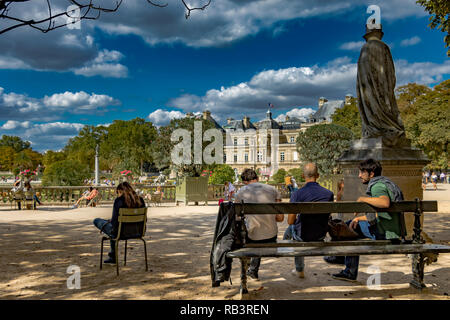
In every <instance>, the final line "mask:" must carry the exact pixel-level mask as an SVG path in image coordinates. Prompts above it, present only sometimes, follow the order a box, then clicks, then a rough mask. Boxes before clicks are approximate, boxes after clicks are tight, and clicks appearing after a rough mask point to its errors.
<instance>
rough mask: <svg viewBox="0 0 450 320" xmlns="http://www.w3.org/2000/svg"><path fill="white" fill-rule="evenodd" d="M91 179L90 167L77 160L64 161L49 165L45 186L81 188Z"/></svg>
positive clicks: (44, 177)
mask: <svg viewBox="0 0 450 320" xmlns="http://www.w3.org/2000/svg"><path fill="white" fill-rule="evenodd" d="M89 177H90V171H89V167H88V166H86V165H84V164H82V163H81V162H79V161H77V160H62V161H57V162H54V163H52V164H51V165H49V166H48V167H46V168H45V170H44V175H43V177H42V185H44V186H80V185H82V184H83V181H84V179H86V178H89Z"/></svg>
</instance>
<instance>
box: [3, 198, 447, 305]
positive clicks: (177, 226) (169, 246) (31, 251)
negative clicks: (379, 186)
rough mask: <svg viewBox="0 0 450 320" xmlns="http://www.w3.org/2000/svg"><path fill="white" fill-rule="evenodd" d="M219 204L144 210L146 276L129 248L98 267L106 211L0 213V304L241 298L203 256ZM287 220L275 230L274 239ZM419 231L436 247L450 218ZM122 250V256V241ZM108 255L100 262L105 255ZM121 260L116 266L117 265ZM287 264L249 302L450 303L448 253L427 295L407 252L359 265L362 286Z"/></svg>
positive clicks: (316, 264)
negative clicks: (373, 278) (100, 222)
mask: <svg viewBox="0 0 450 320" xmlns="http://www.w3.org/2000/svg"><path fill="white" fill-rule="evenodd" d="M217 210H218V207H217V206H206V207H204V206H198V207H196V206H189V207H184V206H180V207H175V206H166V207H160V208H154V207H152V208H150V210H149V214H148V215H149V221H148V227H147V235H146V239H147V241H148V257H149V264H150V265H149V269H150V270H149V272H145V267H144V257H143V246H142V243H140V242H131V243H129V249H130V250H129V253H128V259H127V266H126V267H124V266H123V262H122V264H121V266H120V271H121V273H120V276H119V277H116V273H115V268H114V267H111V266H105V267H104V269H103V270H99V253H100V241H99V240H100V235H99V233H98V231H97V230H96V228H95V227H94V226H93V225H92V220H93V219H94V218H96V217H103V218H109V217H110V215H111V207H104V208H103V207H102V208H90V209H87V208H82V209H75V210H69V209H65V208H48V209H47V210H46V209H45V208H43V209H42V210H38V211H25V210H24V211H20V212H19V211H9V210H6V208H0V252H1V255H0V256H1V259H0V270H1V272H0V299H18V298H19V299H238V298H239V297H238V290H239V263H238V262H237V261H236V262H235V263H234V264H233V266H234V268H233V272H232V280H233V285H230V284H229V283H224V284H222V286H221V287H219V288H211V286H210V283H211V282H210V276H209V251H210V248H211V240H212V237H213V229H214V225H215V218H216V213H217ZM285 227H286V223H285V222H284V223H283V224H282V225H280V228H279V230H280V232H279V237H280V238H281V236H282V233H283V231H284V230H285ZM425 230H426V231H427V233H428V234H429V235H430V236H431V237H432V238H433V239H434V240H435V241H439V242H446V243H448V242H449V241H450V212H449V213H445V214H443V213H439V214H427V216H426V219H425ZM120 252H121V254H122V259H123V244H121V248H120ZM105 258H106V256H105ZM122 261H123V260H122ZM71 265H77V266H79V267H80V268H81V289H80V290H69V289H67V286H66V280H67V277H69V274H67V273H66V270H67V268H68V267H69V266H71ZM371 265H372V266H374V265H375V266H378V267H379V268H380V269H381V272H382V275H381V284H382V285H381V289H380V290H369V289H368V288H367V287H366V285H365V284H366V281H367V278H368V277H369V276H370V274H368V273H366V272H367V268H368V267H369V266H371ZM293 266H294V263H293V259H289V258H283V259H269V258H268V259H263V261H262V265H261V271H260V277H261V281H251V282H250V283H249V289H250V298H252V299H253V298H254V299H349V298H351V299H355V298H356V299H389V298H393V299H448V294H449V293H450V254H442V255H440V257H439V261H438V263H435V264H433V265H431V266H427V267H426V268H425V271H426V274H425V282H426V283H427V285H428V288H426V289H424V290H423V291H422V293H419V292H418V291H416V290H415V289H412V288H409V285H408V283H409V281H410V280H411V278H412V275H411V263H410V260H409V259H408V258H407V257H406V256H404V255H386V256H366V257H362V258H361V265H360V274H359V277H358V280H359V281H360V283H358V284H351V283H345V282H341V281H338V280H334V279H332V278H331V277H330V274H332V273H335V272H338V271H339V270H340V267H339V266H337V267H336V266H330V265H327V264H326V263H325V262H323V260H322V257H310V258H306V270H305V272H306V278H305V279H297V278H294V277H293V276H291V274H290V271H291V269H292V268H293Z"/></svg>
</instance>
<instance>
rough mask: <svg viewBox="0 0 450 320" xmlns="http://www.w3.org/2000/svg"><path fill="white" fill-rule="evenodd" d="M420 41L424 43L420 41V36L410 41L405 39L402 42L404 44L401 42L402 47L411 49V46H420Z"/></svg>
mask: <svg viewBox="0 0 450 320" xmlns="http://www.w3.org/2000/svg"><path fill="white" fill-rule="evenodd" d="M420 41H422V39H420V38H419V37H418V36H414V37H412V38H410V39H405V40H402V42H400V45H401V46H402V47H409V46H413V45H415V44H418V43H419V42H420Z"/></svg>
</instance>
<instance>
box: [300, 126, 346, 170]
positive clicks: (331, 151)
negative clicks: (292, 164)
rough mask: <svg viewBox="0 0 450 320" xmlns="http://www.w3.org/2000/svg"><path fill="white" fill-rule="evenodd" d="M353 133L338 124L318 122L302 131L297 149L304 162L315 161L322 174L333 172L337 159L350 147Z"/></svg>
mask: <svg viewBox="0 0 450 320" xmlns="http://www.w3.org/2000/svg"><path fill="white" fill-rule="evenodd" d="M352 139H353V133H352V131H350V129H348V128H346V127H343V126H340V125H337V124H333V123H331V124H318V125H315V126H312V127H309V128H308V129H306V131H305V132H300V133H299V135H298V137H297V150H298V152H299V156H300V160H301V161H302V162H314V163H316V164H317V168H318V170H319V173H320V174H321V175H329V174H332V173H333V172H334V170H335V168H336V160H337V159H338V158H339V157H340V156H341V155H342V153H343V152H344V151H345V150H347V149H348V148H349V147H350V141H351V140H352Z"/></svg>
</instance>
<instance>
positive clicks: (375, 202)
mask: <svg viewBox="0 0 450 320" xmlns="http://www.w3.org/2000/svg"><path fill="white" fill-rule="evenodd" d="M357 201H358V202H365V203H368V204H370V205H372V206H374V207H377V208H389V206H390V205H391V200H390V199H389V197H388V196H379V197H359V198H358V200H357ZM355 215H356V213H355ZM375 215H377V214H376V213H375ZM358 221H367V217H366V216H365V215H364V216H360V217H356V218H354V219H353V220H352V222H351V223H350V228H353V229H355V228H356V226H357V225H358Z"/></svg>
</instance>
